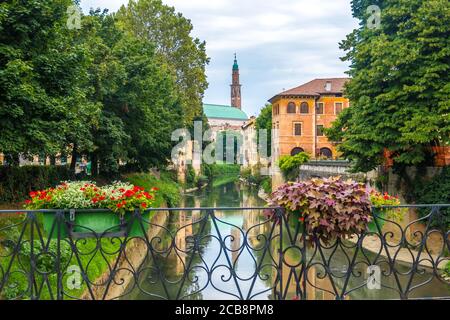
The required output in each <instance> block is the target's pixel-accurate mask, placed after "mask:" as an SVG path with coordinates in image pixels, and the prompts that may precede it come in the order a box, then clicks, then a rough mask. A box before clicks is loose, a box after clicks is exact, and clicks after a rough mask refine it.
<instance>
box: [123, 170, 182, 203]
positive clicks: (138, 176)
mask: <svg viewBox="0 0 450 320" xmlns="http://www.w3.org/2000/svg"><path fill="white" fill-rule="evenodd" d="M126 180H127V181H129V182H130V183H132V184H134V185H139V186H141V187H143V188H145V189H146V190H147V191H149V190H151V189H152V188H153V187H157V188H158V189H159V192H158V193H157V194H156V196H155V204H154V206H155V207H157V208H159V207H164V206H165V205H167V206H169V207H177V206H179V204H180V201H181V192H180V186H179V185H178V184H177V183H176V182H175V181H176V177H174V176H173V174H172V173H171V172H166V171H162V172H160V173H159V176H156V175H155V174H151V173H133V174H130V175H127V176H126Z"/></svg>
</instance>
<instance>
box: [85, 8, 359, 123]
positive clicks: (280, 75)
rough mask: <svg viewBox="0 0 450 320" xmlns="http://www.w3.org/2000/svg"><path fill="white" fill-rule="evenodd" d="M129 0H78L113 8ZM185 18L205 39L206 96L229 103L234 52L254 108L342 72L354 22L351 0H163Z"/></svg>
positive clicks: (253, 110) (245, 100) (249, 107)
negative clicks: (344, 44)
mask: <svg viewBox="0 0 450 320" xmlns="http://www.w3.org/2000/svg"><path fill="white" fill-rule="evenodd" d="M126 2H128V1H127V0H82V2H81V3H82V6H83V8H84V9H85V10H86V9H87V8H88V7H107V8H109V9H111V10H113V11H114V10H117V9H118V8H119V7H120V5H121V4H124V3H126ZM163 2H164V3H166V4H168V5H171V6H174V7H175V8H176V10H177V11H179V12H182V13H183V15H184V16H185V17H187V18H189V19H190V20H191V21H192V23H193V25H194V30H193V34H194V35H195V36H196V37H198V38H200V39H201V40H206V42H207V52H208V55H209V56H210V57H211V63H210V65H209V66H208V68H207V74H208V81H209V82H210V88H209V89H208V91H207V93H206V97H205V101H207V102H211V103H222V104H227V103H229V95H230V93H229V84H230V82H231V66H232V63H233V53H234V52H237V53H238V59H239V65H240V68H241V78H242V79H241V81H242V83H243V103H244V107H245V109H246V111H248V113H249V114H255V113H257V111H258V110H259V108H261V107H262V106H264V104H265V102H266V101H267V99H269V98H271V97H272V96H273V95H275V94H276V93H278V92H279V91H281V90H282V89H283V88H286V89H287V88H291V87H295V86H298V85H300V84H301V83H303V82H307V81H309V80H311V79H312V78H318V77H328V76H329V77H335V76H345V74H344V71H345V70H346V69H347V65H346V64H344V63H343V62H341V61H340V60H339V57H341V56H342V55H343V52H341V51H340V50H339V46H338V43H339V42H340V41H341V40H343V39H344V38H345V35H346V34H348V33H350V32H351V31H352V29H353V28H355V27H356V26H357V23H356V21H355V20H354V19H353V18H352V15H351V11H350V0H320V1H318V0H265V1H261V0H163Z"/></svg>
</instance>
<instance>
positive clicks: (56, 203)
mask: <svg viewBox="0 0 450 320" xmlns="http://www.w3.org/2000/svg"><path fill="white" fill-rule="evenodd" d="M157 191H158V189H157V188H152V189H151V190H150V191H145V190H144V188H141V187H139V186H134V185H132V184H129V183H122V182H116V183H114V184H112V185H107V186H103V187H99V186H97V185H96V184H95V183H93V182H90V181H80V182H64V183H62V184H60V185H59V186H57V187H56V188H49V189H45V190H40V191H34V192H30V199H28V200H26V201H25V208H26V209H28V210H40V209H110V210H111V211H113V212H116V213H118V214H121V215H124V214H125V213H126V212H130V211H133V210H134V209H140V210H145V209H147V208H149V207H151V206H152V204H153V203H154V199H155V193H156V192H157Z"/></svg>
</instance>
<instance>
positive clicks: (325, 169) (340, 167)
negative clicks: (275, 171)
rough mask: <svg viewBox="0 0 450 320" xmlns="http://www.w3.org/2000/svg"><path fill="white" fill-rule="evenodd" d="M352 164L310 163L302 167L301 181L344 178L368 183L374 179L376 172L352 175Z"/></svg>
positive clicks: (325, 161) (343, 161) (341, 161)
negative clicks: (335, 177)
mask: <svg viewBox="0 0 450 320" xmlns="http://www.w3.org/2000/svg"><path fill="white" fill-rule="evenodd" d="M350 167H351V165H350V162H348V161H345V160H323V161H321V160H318V161H310V162H308V163H306V164H304V165H302V166H300V179H301V180H308V179H311V178H329V177H334V176H342V177H345V178H351V179H354V180H357V181H364V182H365V181H367V180H371V179H373V178H374V175H376V172H370V173H367V174H366V173H350V172H349V170H350Z"/></svg>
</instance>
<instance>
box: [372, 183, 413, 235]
mask: <svg viewBox="0 0 450 320" xmlns="http://www.w3.org/2000/svg"><path fill="white" fill-rule="evenodd" d="M370 202H371V203H372V206H373V210H372V215H373V218H372V220H371V222H370V223H369V225H368V230H369V231H370V232H378V228H377V224H378V226H379V227H380V230H381V229H383V227H384V225H385V223H386V221H392V222H396V223H398V222H401V221H402V220H403V216H404V215H405V213H406V212H407V211H408V209H405V208H382V207H383V206H398V205H400V199H399V198H398V197H397V196H391V195H389V194H388V193H387V192H385V193H384V194H383V193H381V192H378V191H376V190H372V191H371V192H370Z"/></svg>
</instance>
